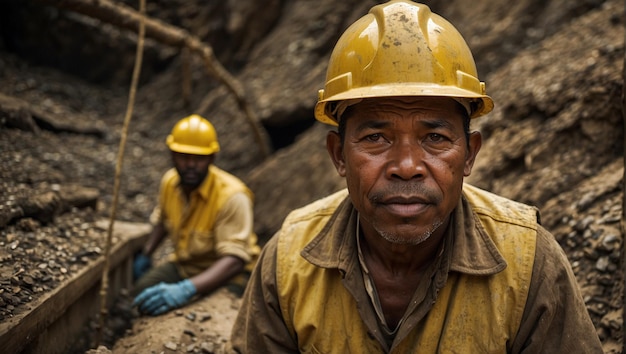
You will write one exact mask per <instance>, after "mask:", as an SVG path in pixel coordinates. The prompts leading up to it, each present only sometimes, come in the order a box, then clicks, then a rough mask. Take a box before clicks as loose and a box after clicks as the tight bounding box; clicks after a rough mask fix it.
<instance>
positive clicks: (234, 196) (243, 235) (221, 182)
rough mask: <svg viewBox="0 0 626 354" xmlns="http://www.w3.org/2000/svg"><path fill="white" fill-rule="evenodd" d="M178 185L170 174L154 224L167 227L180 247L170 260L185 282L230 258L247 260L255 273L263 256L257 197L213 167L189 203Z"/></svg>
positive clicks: (164, 181) (163, 184)
mask: <svg viewBox="0 0 626 354" xmlns="http://www.w3.org/2000/svg"><path fill="white" fill-rule="evenodd" d="M179 183H180V177H179V175H178V173H177V172H176V170H175V169H173V168H172V169H170V170H169V171H167V172H166V173H165V175H164V176H163V178H162V180H161V187H160V194H159V205H158V206H157V208H155V211H154V213H153V215H152V218H151V221H152V222H153V223H158V222H162V223H163V225H165V227H166V229H167V231H168V235H169V237H171V239H172V241H173V244H174V247H175V252H174V253H173V254H172V255H171V256H170V259H169V260H170V261H172V262H174V263H175V264H176V266H177V267H178V271H179V272H180V274H181V276H183V277H192V276H194V275H196V274H199V273H201V272H202V271H204V270H205V269H207V268H209V267H210V266H211V265H213V263H215V261H217V260H218V259H219V258H221V257H224V256H229V255H230V256H235V257H238V258H240V259H242V260H243V261H244V262H246V264H247V269H251V268H252V266H253V263H254V261H255V259H256V257H257V255H258V254H259V251H260V249H259V246H258V245H257V237H256V235H255V234H254V231H253V220H254V214H253V195H252V192H251V191H250V190H249V189H248V188H247V187H246V186H245V184H244V183H243V182H242V181H241V180H239V179H238V178H237V177H235V176H233V175H231V174H229V173H228V172H226V171H223V170H221V169H219V168H218V167H216V166H214V165H211V166H210V167H209V174H208V175H207V177H206V178H205V180H204V182H203V183H202V184H201V185H200V186H199V187H198V188H196V189H195V190H194V191H193V192H192V193H191V195H190V197H189V200H187V198H186V197H185V195H184V193H183V191H182V189H181V188H180V186H179Z"/></svg>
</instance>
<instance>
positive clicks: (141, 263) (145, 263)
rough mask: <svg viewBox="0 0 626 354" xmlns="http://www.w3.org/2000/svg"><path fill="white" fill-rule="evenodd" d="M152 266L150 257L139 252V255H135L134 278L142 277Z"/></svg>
mask: <svg viewBox="0 0 626 354" xmlns="http://www.w3.org/2000/svg"><path fill="white" fill-rule="evenodd" d="M150 267H152V261H151V260H150V257H148V256H146V255H145V254H143V253H141V252H140V253H137V255H135V260H134V261H133V279H134V280H137V279H139V278H141V276H142V275H144V273H145V272H146V271H148V269H150Z"/></svg>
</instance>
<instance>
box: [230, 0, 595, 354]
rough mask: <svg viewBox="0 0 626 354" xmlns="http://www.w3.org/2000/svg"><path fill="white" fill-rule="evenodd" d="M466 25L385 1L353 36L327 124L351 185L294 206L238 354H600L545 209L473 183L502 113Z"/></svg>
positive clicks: (325, 102)
mask: <svg viewBox="0 0 626 354" xmlns="http://www.w3.org/2000/svg"><path fill="white" fill-rule="evenodd" d="M492 108H493V101H492V99H491V98H490V97H489V96H487V95H486V91H485V84H484V83H483V82H481V81H479V79H478V77H477V72H476V67H475V63H474V59H473V57H472V54H471V52H470V50H469V48H468V46H467V44H466V43H465V41H464V40H463V38H462V37H461V35H460V34H459V32H458V31H457V30H456V29H455V28H454V27H453V26H452V25H451V24H450V23H449V22H447V21H446V20H445V19H443V18H442V17H440V16H438V15H436V14H433V13H432V12H431V11H430V9H429V8H428V7H427V6H425V5H422V4H417V3H414V2H411V1H405V0H396V1H390V2H387V3H385V4H381V5H377V6H374V7H373V8H372V9H371V10H370V12H369V14H367V15H366V16H364V17H362V18H361V19H359V20H357V21H356V22H355V23H354V24H353V25H351V26H350V27H349V28H348V29H347V30H346V32H345V33H344V34H343V35H342V36H341V37H340V39H339V41H338V43H337V45H336V46H335V49H334V50H333V53H332V55H331V57H330V62H329V65H328V70H327V76H326V84H325V87H324V89H323V90H321V91H320V93H319V101H318V103H317V105H316V107H315V117H316V118H317V119H318V120H319V121H321V122H324V123H327V124H330V125H333V126H338V130H337V131H330V132H329V133H328V136H327V141H326V145H327V148H328V152H329V154H330V158H331V159H332V161H333V163H334V165H335V167H336V170H337V172H338V173H339V175H341V176H342V177H344V178H345V180H346V184H347V189H346V190H343V191H340V192H338V193H335V194H333V195H330V196H328V197H326V198H324V199H321V200H319V201H316V202H313V203H312V204H310V205H307V206H305V207H303V208H301V209H298V210H295V211H293V212H292V213H290V214H289V215H288V216H287V218H286V220H285V221H284V224H283V226H282V228H281V230H279V231H278V233H277V234H276V235H274V237H273V238H272V239H271V240H270V241H269V242H268V243H267V245H266V246H265V248H264V250H263V252H262V254H261V256H260V259H259V261H258V263H257V266H256V268H255V270H254V272H253V274H252V276H251V279H250V282H249V283H248V286H247V288H246V292H245V294H244V298H243V302H242V305H241V308H240V311H239V314H238V317H237V319H236V322H235V325H234V328H233V333H232V344H233V347H234V349H235V350H237V351H238V352H241V353H297V352H305V353H341V354H344V353H360V354H362V353H402V354H405V353H420V354H423V353H481V354H484V353H602V347H601V343H600V341H599V339H598V336H597V334H596V331H595V329H594V327H593V324H592V322H591V320H590V317H589V315H588V313H587V309H586V308H585V304H584V302H583V299H582V298H581V294H580V291H579V289H578V286H577V283H576V279H575V277H574V274H573V272H572V269H571V267H570V265H569V263H568V260H567V258H566V256H565V254H564V252H563V251H562V250H561V249H560V247H559V245H558V244H557V243H556V241H555V239H554V237H553V236H552V235H551V234H550V233H549V232H548V231H546V230H545V229H544V228H543V227H542V226H541V225H540V224H539V221H538V220H539V217H538V210H537V209H536V208H534V207H531V206H527V205H524V204H521V203H517V202H514V201H511V200H508V199H505V198H502V197H499V196H496V195H494V194H492V193H489V192H487V191H484V190H480V189H478V188H475V187H472V186H470V185H467V184H464V177H466V176H469V175H470V173H471V170H472V166H473V164H474V160H475V158H476V156H477V154H478V151H479V150H480V147H481V141H482V140H481V139H482V138H481V134H480V133H479V132H472V131H470V129H469V123H470V120H471V119H473V118H476V117H479V116H481V115H484V114H486V113H488V112H489V111H491V110H492Z"/></svg>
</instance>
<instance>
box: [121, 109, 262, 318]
mask: <svg viewBox="0 0 626 354" xmlns="http://www.w3.org/2000/svg"><path fill="white" fill-rule="evenodd" d="M166 142H167V146H168V147H169V149H170V150H171V152H172V161H173V164H174V168H172V169H170V170H169V171H167V172H166V173H165V175H164V176H163V179H162V180H161V186H160V194H159V204H158V206H157V207H156V208H155V211H154V213H153V215H152V218H151V219H152V220H151V221H152V223H153V224H154V227H153V230H152V233H151V234H150V236H149V239H148V241H147V243H146V244H145V247H144V248H143V251H142V252H141V253H139V254H138V255H137V256H136V257H135V260H134V269H133V271H134V277H135V279H137V281H136V283H135V285H134V287H133V290H132V291H131V295H133V296H135V299H134V302H133V304H134V305H136V306H137V307H138V309H139V311H140V312H141V313H143V314H149V315H158V314H161V313H164V312H167V311H169V310H172V309H174V308H177V307H181V306H183V305H185V304H186V303H188V302H189V301H190V300H191V298H192V297H193V296H194V295H196V294H206V293H208V292H211V291H213V290H215V289H217V288H218V287H220V286H222V285H225V284H227V283H229V282H231V284H234V285H237V284H238V285H239V286H240V288H241V291H243V287H244V286H245V277H244V274H242V272H243V271H244V270H245V269H246V267H248V269H251V268H252V266H253V262H254V260H255V259H256V257H257V256H258V253H259V251H260V249H259V246H258V245H257V243H256V241H257V238H256V235H255V234H254V231H253V195H252V192H251V191H250V190H249V189H248V188H247V187H246V186H245V185H244V183H243V182H242V181H241V180H239V179H238V178H237V177H235V176H233V175H231V174H229V173H227V172H225V171H223V170H221V169H219V168H217V167H216V166H215V165H214V164H213V163H214V161H215V156H216V153H217V152H218V151H219V149H220V147H219V144H218V141H217V135H216V132H215V129H214V127H213V125H211V123H210V122H209V121H207V120H206V119H204V118H202V117H200V116H199V115H191V116H189V117H186V118H184V119H182V120H180V121H179V122H178V123H176V125H175V126H174V128H173V129H172V132H171V134H170V135H169V136H168V137H167V141H166ZM167 235H169V236H170V237H171V239H172V241H173V245H174V249H175V250H174V253H173V254H171V255H170V257H169V259H168V261H167V262H166V263H164V264H162V265H160V266H158V267H154V268H153V267H151V255H152V253H153V252H154V250H155V249H156V248H157V247H158V246H159V244H161V241H163V240H164V238H165V236H167Z"/></svg>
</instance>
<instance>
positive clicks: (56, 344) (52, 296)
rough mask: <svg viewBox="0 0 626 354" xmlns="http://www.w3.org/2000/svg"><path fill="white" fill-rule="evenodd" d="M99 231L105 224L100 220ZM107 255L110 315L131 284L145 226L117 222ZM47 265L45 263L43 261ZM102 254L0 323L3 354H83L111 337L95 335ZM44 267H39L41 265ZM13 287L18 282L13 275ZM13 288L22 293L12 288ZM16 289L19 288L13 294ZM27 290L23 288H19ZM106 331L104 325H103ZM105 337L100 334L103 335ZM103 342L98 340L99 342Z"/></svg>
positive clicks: (107, 334) (145, 231)
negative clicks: (133, 260)
mask: <svg viewBox="0 0 626 354" xmlns="http://www.w3.org/2000/svg"><path fill="white" fill-rule="evenodd" d="M97 224H99V225H100V230H106V229H107V228H108V221H99V222H97ZM113 230H114V233H113V240H114V244H113V246H112V247H111V252H110V257H109V273H108V274H109V275H108V291H107V294H106V295H107V306H108V313H111V310H112V307H113V306H114V304H115V303H116V301H117V299H118V297H120V296H121V295H123V294H124V293H125V291H126V289H128V287H129V286H130V285H131V281H132V257H133V254H134V253H135V252H136V251H137V250H138V249H139V248H140V247H141V245H142V243H143V242H144V240H145V238H146V237H147V235H148V232H149V230H150V227H149V225H147V224H136V223H128V222H116V223H115V225H114V228H113ZM42 264H46V263H42ZM104 267H105V257H104V255H103V254H101V255H99V257H97V258H95V259H94V260H91V261H89V262H87V264H85V266H84V267H82V269H80V270H79V271H77V272H76V273H75V274H72V275H71V276H69V277H67V278H66V279H65V280H64V281H62V282H60V283H59V284H58V285H56V286H55V287H54V288H53V289H50V291H48V292H45V293H43V294H40V295H39V296H37V297H36V298H35V299H33V301H31V302H29V303H28V304H27V306H21V307H23V308H21V309H20V311H15V313H13V314H12V315H10V316H9V317H8V318H5V319H4V320H3V321H2V322H1V323H0V348H2V352H3V353H11V354H17V353H33V354H37V353H45V354H56V353H79V352H82V353H84V352H85V350H87V349H89V348H93V347H94V346H95V345H96V344H98V343H97V342H98V341H101V340H103V339H104V338H105V337H106V336H110V335H111V333H106V330H108V331H109V332H110V329H108V328H105V331H102V332H100V331H98V328H97V324H98V323H99V318H100V317H99V316H100V306H101V295H100V292H101V287H102V274H103V270H104ZM42 268H43V267H42ZM14 278H15V283H16V284H17V280H18V279H21V278H20V276H19V275H15V276H14ZM12 289H20V287H19V286H17V285H14V286H13V287H12ZM14 291H17V290H14ZM22 291H26V290H22ZM105 327H106V325H105ZM103 333H104V334H103ZM100 343H101V342H100Z"/></svg>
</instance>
